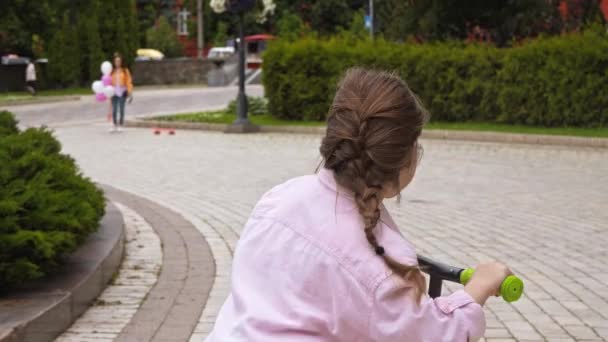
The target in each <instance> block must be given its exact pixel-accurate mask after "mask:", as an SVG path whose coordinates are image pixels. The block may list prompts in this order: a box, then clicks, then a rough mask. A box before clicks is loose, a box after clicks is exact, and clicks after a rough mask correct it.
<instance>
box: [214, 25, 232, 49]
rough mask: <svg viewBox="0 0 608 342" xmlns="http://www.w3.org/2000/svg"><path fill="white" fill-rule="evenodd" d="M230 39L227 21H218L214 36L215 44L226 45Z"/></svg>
mask: <svg viewBox="0 0 608 342" xmlns="http://www.w3.org/2000/svg"><path fill="white" fill-rule="evenodd" d="M227 40H228V25H226V23H225V22H223V21H220V22H219V23H217V30H216V32H215V38H213V45H215V46H224V45H226V41H227Z"/></svg>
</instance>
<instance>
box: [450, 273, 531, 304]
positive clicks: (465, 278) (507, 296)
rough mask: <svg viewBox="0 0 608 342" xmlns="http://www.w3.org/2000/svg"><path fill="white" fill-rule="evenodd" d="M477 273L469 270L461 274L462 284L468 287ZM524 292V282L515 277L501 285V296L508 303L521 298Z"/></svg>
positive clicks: (510, 277) (507, 279)
mask: <svg viewBox="0 0 608 342" xmlns="http://www.w3.org/2000/svg"><path fill="white" fill-rule="evenodd" d="M473 273H475V270H474V269H472V268H467V269H466V270H463V271H462V272H460V283H461V284H462V285H466V284H467V283H468V282H469V280H471V277H472V276H473ZM523 292H524V282H523V281H522V280H521V279H519V278H518V277H516V276H514V275H510V276H508V277H506V278H505V280H503V281H502V284H500V295H501V296H502V299H504V300H505V301H506V302H509V303H510V302H514V301H516V300H518V299H519V297H521V294H522V293H523Z"/></svg>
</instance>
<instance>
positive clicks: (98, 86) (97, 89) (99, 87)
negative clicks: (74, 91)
mask: <svg viewBox="0 0 608 342" xmlns="http://www.w3.org/2000/svg"><path fill="white" fill-rule="evenodd" d="M91 89H92V90H93V92H94V93H95V94H99V93H101V92H103V82H101V81H95V82H93V84H92V85H91Z"/></svg>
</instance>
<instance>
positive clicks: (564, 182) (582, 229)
mask: <svg viewBox="0 0 608 342" xmlns="http://www.w3.org/2000/svg"><path fill="white" fill-rule="evenodd" d="M57 134H58V136H59V138H60V140H61V141H62V142H63V143H64V149H65V151H66V152H68V153H70V154H72V155H73V156H74V157H75V158H76V159H77V161H78V162H79V164H80V165H81V166H82V169H83V171H84V172H85V174H87V175H89V176H91V177H92V178H93V179H94V180H96V181H99V182H101V183H105V184H111V185H112V186H114V187H116V188H119V189H123V190H126V191H129V192H132V193H135V194H137V195H139V196H142V197H145V198H147V199H149V200H150V201H153V202H155V203H158V204H160V205H162V206H164V207H167V208H170V209H172V210H173V211H175V212H176V213H178V214H180V215H181V216H183V218H184V219H185V220H187V221H188V222H190V223H192V225H193V226H194V227H195V228H196V229H197V230H198V231H199V232H200V233H202V234H199V236H198V239H199V242H197V243H190V244H188V246H186V247H185V248H186V250H187V252H188V253H191V252H192V250H196V247H195V246H197V245H201V246H202V245H204V241H203V240H202V236H204V237H205V240H206V241H207V243H208V244H209V247H210V249H211V252H212V254H213V258H214V261H215V265H216V268H217V269H216V270H217V272H216V278H215V282H214V284H213V288H212V289H211V292H210V294H211V296H210V298H209V301H208V302H207V305H206V306H205V308H204V310H203V312H202V315H200V317H197V318H198V321H199V322H198V324H197V325H196V327H195V329H194V335H192V340H193V341H200V340H201V339H202V338H203V337H204V336H205V335H206V334H207V333H208V331H209V328H210V327H211V326H212V322H213V320H214V317H215V315H216V313H217V310H218V309H219V306H220V304H221V302H222V300H223V299H224V298H225V296H226V294H227V291H228V289H229V285H228V284H229V275H230V259H231V256H232V252H233V250H234V248H235V245H236V241H237V239H238V236H239V233H240V231H241V229H242V227H243V225H244V223H245V220H246V219H247V216H248V214H249V212H250V210H251V209H252V207H253V205H254V204H255V202H256V201H257V199H258V198H259V197H260V196H261V195H262V194H263V193H264V192H265V191H266V190H268V189H269V188H270V187H272V186H273V185H275V184H277V183H279V182H282V181H284V180H287V179H289V178H291V177H294V176H298V175H302V174H308V173H311V172H313V170H314V169H315V167H316V165H317V163H318V161H319V159H318V152H317V151H318V145H319V141H320V137H318V136H314V135H308V136H306V135H280V134H258V135H224V134H221V133H212V132H187V131H178V132H177V134H176V135H175V136H168V135H161V136H155V135H153V134H152V132H151V131H150V130H145V129H140V130H136V129H130V130H127V131H126V132H125V133H123V134H114V135H111V134H108V133H106V131H105V126H102V125H87V126H78V127H62V128H59V129H58V131H57ZM423 143H424V146H425V155H424V158H423V163H422V165H421V167H420V168H419V170H418V175H417V176H416V179H415V180H414V182H413V184H412V185H411V187H410V188H409V189H408V190H407V191H406V192H405V193H404V197H403V200H402V203H401V204H397V203H392V202H391V203H389V205H388V206H389V209H390V210H391V211H392V213H393V215H394V216H395V219H396V221H397V223H398V224H399V225H400V227H401V229H402V230H403V232H404V234H405V235H406V236H407V237H408V238H409V239H410V240H411V241H412V242H413V243H414V244H415V245H416V246H417V248H418V249H419V251H420V252H421V253H423V254H426V255H429V256H432V257H434V258H436V259H439V260H442V261H444V262H446V263H452V264H455V265H461V266H469V265H474V264H475V263H477V262H478V261H481V260H487V259H499V260H502V261H505V262H506V263H508V264H509V265H510V266H511V267H512V268H513V269H514V271H515V272H516V273H517V274H518V275H520V276H521V277H522V278H523V279H524V280H525V282H526V286H527V288H526V294H525V296H524V297H523V298H522V299H521V300H520V301H519V302H517V303H515V304H514V305H508V304H506V303H504V302H502V301H500V300H498V299H496V300H492V301H491V302H490V303H489V305H487V307H486V314H487V321H488V330H487V334H486V337H487V340H488V341H514V340H519V341H574V340H580V341H584V340H589V341H592V340H594V341H597V340H604V339H608V263H606V262H605V259H606V256H607V254H606V246H607V245H608V210H606V208H607V206H608V151H607V150H598V149H569V148H565V147H542V146H524V145H500V144H491V143H471V142H456V141H431V140H429V141H424V142H423ZM121 202H123V201H121ZM123 203H125V202H123ZM125 204H126V205H127V206H129V207H131V208H133V209H134V210H135V211H137V212H138V213H140V214H141V215H142V216H144V217H146V215H145V213H144V214H142V213H141V212H140V211H139V210H138V209H137V208H136V207H133V205H132V204H129V203H125ZM149 211H153V210H149ZM146 219H147V218H146ZM160 235H162V234H160ZM161 237H162V236H161ZM192 238H193V239H194V238H195V237H194V236H192ZM166 252H167V251H166V250H165V253H166ZM182 253H185V252H184V251H182ZM166 260H170V259H167V258H166V257H165V262H166ZM163 267H165V266H163ZM457 287H458V286H457V285H452V286H450V287H449V289H448V290H450V289H454V288H457ZM206 293H208V292H207V291H206V290H205V288H204V286H199V289H198V292H197V291H196V290H193V293H192V294H193V295H198V296H199V297H201V296H202V297H205V298H204V299H205V300H206V299H207V298H206V296H205V294H206ZM197 298H198V297H197ZM191 314H192V315H194V314H196V313H195V312H192V313H191ZM168 317H172V315H170V316H168ZM184 317H185V316H183V315H180V316H179V318H180V319H181V318H184Z"/></svg>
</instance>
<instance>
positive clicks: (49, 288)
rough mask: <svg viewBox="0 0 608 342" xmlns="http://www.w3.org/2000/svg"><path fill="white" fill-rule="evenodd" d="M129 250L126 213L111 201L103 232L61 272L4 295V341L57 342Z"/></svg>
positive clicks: (0, 302)
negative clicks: (125, 221)
mask: <svg viewBox="0 0 608 342" xmlns="http://www.w3.org/2000/svg"><path fill="white" fill-rule="evenodd" d="M123 252H124V222H123V218H122V214H121V213H120V211H119V210H118V208H116V206H114V205H113V204H112V203H111V202H109V201H108V203H107V205H106V214H105V215H104V217H103V218H102V221H101V224H100V227H99V229H98V230H97V232H95V233H93V234H92V235H91V236H89V238H88V239H87V241H86V242H85V243H84V244H83V245H81V246H80V247H79V248H78V249H77V250H76V251H75V252H74V253H72V254H71V255H70V256H69V257H68V258H67V260H66V261H65V263H64V264H63V265H62V267H61V268H60V269H59V270H58V271H57V272H55V273H54V274H53V275H52V276H50V277H48V278H45V279H43V280H41V281H38V282H35V283H33V284H31V285H30V286H28V288H27V289H24V290H20V291H15V292H12V293H9V294H8V295H7V296H6V297H3V298H1V299H0V321H1V322H2V323H1V324H0V342H18V341H28V342H43V341H53V340H54V339H55V337H57V336H58V335H60V334H61V333H62V332H63V331H65V330H66V329H67V328H69V327H70V325H71V324H72V323H73V322H74V321H75V320H76V319H77V318H78V317H79V316H80V315H82V313H84V312H85V311H86V310H87V309H88V308H89V306H90V304H91V302H92V301H93V300H95V299H96V298H97V296H99V294H100V293H101V292H102V291H103V290H104V289H105V287H106V285H107V284H108V283H109V282H110V280H111V279H112V277H113V276H114V274H115V273H116V271H117V270H118V268H119V267H120V264H121V262H122V256H123Z"/></svg>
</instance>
